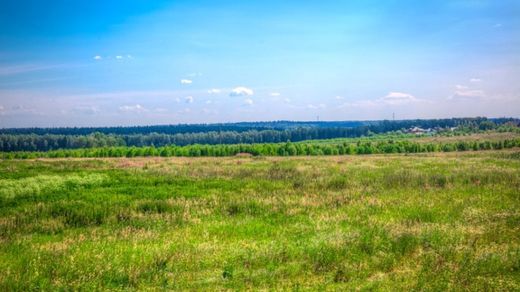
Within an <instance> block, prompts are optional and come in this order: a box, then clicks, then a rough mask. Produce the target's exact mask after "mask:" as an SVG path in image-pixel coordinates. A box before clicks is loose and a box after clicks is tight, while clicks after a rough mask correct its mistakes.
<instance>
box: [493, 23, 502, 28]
mask: <svg viewBox="0 0 520 292" xmlns="http://www.w3.org/2000/svg"><path fill="white" fill-rule="evenodd" d="M493 27H494V28H499V27H502V23H495V25H493Z"/></svg>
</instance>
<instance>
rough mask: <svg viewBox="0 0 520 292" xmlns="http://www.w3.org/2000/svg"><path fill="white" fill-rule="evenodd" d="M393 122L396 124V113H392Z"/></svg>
mask: <svg viewBox="0 0 520 292" xmlns="http://www.w3.org/2000/svg"><path fill="white" fill-rule="evenodd" d="M392 121H394V122H395V112H393V113H392Z"/></svg>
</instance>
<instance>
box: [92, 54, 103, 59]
mask: <svg viewBox="0 0 520 292" xmlns="http://www.w3.org/2000/svg"><path fill="white" fill-rule="evenodd" d="M93 59H94V60H101V59H103V57H101V56H100V55H96V56H94V57H93Z"/></svg>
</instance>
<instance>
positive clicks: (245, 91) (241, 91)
mask: <svg viewBox="0 0 520 292" xmlns="http://www.w3.org/2000/svg"><path fill="white" fill-rule="evenodd" d="M253 94H254V91H253V90H252V89H251V88H247V87H243V86H239V87H235V88H233V90H231V92H230V93H229V96H251V95H253Z"/></svg>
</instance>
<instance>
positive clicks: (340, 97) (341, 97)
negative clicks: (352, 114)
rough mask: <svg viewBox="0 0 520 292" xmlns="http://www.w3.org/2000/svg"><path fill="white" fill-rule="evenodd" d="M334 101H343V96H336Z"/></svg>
mask: <svg viewBox="0 0 520 292" xmlns="http://www.w3.org/2000/svg"><path fill="white" fill-rule="evenodd" d="M335 99H337V100H343V99H345V98H344V97H343V96H339V95H336V97H335Z"/></svg>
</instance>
